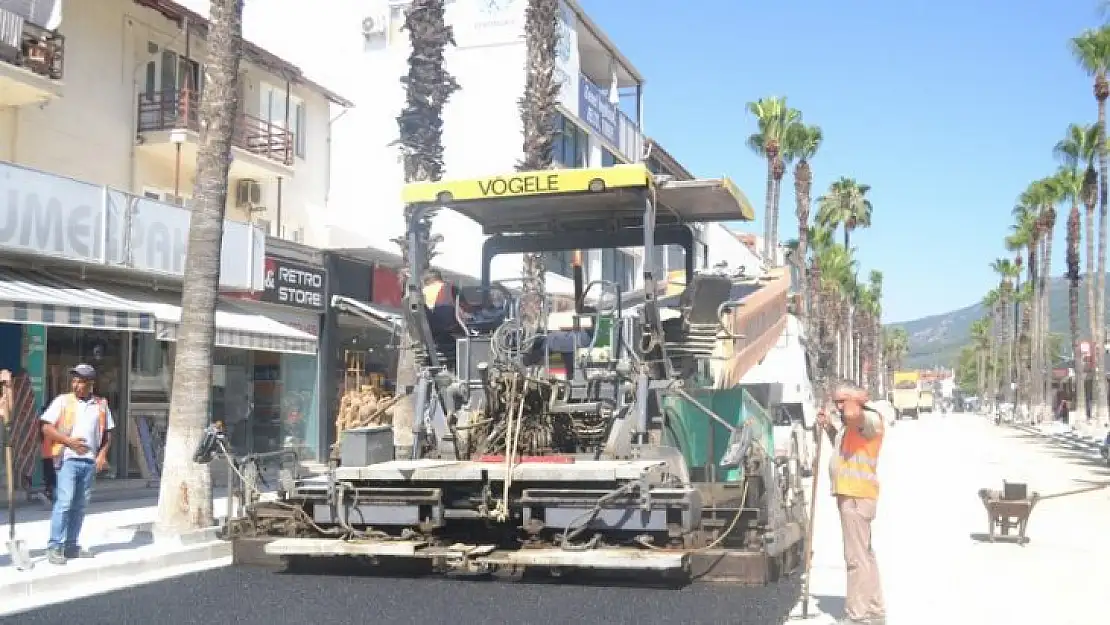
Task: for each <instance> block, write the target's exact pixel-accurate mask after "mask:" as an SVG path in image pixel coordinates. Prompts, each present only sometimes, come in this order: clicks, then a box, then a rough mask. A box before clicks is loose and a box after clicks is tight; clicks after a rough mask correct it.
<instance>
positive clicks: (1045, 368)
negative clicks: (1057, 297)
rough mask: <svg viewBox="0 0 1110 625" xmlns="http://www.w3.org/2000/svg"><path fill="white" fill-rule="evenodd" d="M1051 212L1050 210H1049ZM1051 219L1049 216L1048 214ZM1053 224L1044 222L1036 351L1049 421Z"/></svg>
mask: <svg viewBox="0 0 1110 625" xmlns="http://www.w3.org/2000/svg"><path fill="white" fill-rule="evenodd" d="M1050 210H1051V209H1050ZM1050 217H1051V214H1050ZM1053 234H1054V233H1053V223H1052V222H1051V220H1049V221H1047V222H1046V231H1045V235H1044V259H1043V260H1042V264H1041V325H1040V332H1041V336H1040V339H1041V340H1040V342H1039V343H1038V344H1037V349H1038V352H1039V355H1040V359H1041V386H1040V389H1041V410H1042V411H1045V414H1044V415H1043V417H1044V418H1045V419H1048V420H1051V418H1052V410H1053V408H1054V406H1053V405H1052V399H1051V397H1050V393H1049V392H1048V388H1047V387H1048V386H1049V381H1050V380H1051V379H1052V376H1051V373H1052V362H1051V361H1050V359H1049V353H1048V337H1049V334H1050V333H1051V331H1052V326H1051V319H1050V318H1049V307H1050V305H1051V302H1050V301H1049V293H1048V276H1049V274H1050V273H1051V271H1052V236H1053Z"/></svg>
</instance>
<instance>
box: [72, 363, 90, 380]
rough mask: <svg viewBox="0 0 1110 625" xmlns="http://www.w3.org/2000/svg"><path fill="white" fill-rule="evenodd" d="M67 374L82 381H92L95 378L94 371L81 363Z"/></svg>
mask: <svg viewBox="0 0 1110 625" xmlns="http://www.w3.org/2000/svg"><path fill="white" fill-rule="evenodd" d="M69 374H70V375H72V376H73V377H76V378H81V379H83V380H92V379H95V378H96V369H93V367H92V365H88V364H85V363H81V364H79V365H77V366H76V367H73V368H72V369H70V370H69Z"/></svg>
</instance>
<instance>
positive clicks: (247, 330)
mask: <svg viewBox="0 0 1110 625" xmlns="http://www.w3.org/2000/svg"><path fill="white" fill-rule="evenodd" d="M176 300H177V301H180V298H176ZM143 305H144V306H145V307H146V308H147V309H149V310H151V311H152V312H153V313H154V315H155V317H156V320H157V324H156V329H155V336H156V337H157V338H158V340H160V341H176V340H177V333H178V329H179V327H180V323H181V306H180V305H178V304H177V303H174V301H173V300H170V301H165V300H163V301H153V298H152V300H151V301H147V302H144V303H143ZM216 345H218V346H220V347H232V348H239V349H251V350H259V351H267V352H281V353H286V354H312V355H315V354H316V350H317V339H316V337H315V336H312V335H311V334H309V333H307V332H304V331H302V330H298V329H297V328H294V327H291V326H288V325H286V324H284V323H281V322H280V321H277V320H275V319H271V318H270V317H267V316H265V315H263V314H259V313H256V312H254V311H249V310H246V309H244V308H241V307H238V306H236V305H234V304H231V303H229V302H225V301H218V302H216Z"/></svg>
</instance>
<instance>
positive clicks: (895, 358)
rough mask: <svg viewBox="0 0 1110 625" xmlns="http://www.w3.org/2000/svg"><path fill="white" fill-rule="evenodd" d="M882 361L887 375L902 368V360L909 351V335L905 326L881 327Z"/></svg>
mask: <svg viewBox="0 0 1110 625" xmlns="http://www.w3.org/2000/svg"><path fill="white" fill-rule="evenodd" d="M882 341H883V362H884V364H886V372H887V375H888V376H889V375H891V374H892V373H894V372H895V371H898V370H899V369H901V368H902V360H903V359H904V358H905V357H906V355H907V354H909V353H910V336H909V334H907V333H906V329H905V328H901V327H896V328H890V329H886V328H884V329H883V338H882Z"/></svg>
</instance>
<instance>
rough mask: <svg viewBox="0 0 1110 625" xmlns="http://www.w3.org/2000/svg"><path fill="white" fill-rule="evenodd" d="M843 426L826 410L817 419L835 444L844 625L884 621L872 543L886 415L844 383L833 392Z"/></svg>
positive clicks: (833, 478)
mask: <svg viewBox="0 0 1110 625" xmlns="http://www.w3.org/2000/svg"><path fill="white" fill-rule="evenodd" d="M833 401H834V402H835V404H836V409H837V411H838V412H839V413H840V416H841V420H842V421H843V426H842V427H840V428H837V427H836V426H835V425H833V424H832V423H830V421H829V417H828V415H827V414H826V412H825V411H824V410H821V411H820V412H818V414H817V423H818V424H819V425H820V426H821V428H822V429H823V430H824V431H825V432H826V433H827V434H828V436H829V439H830V440H831V441H832V442H833V445H834V446H835V449H836V451H835V453H834V454H833V456H832V458H831V459H830V461H829V476H830V479H831V482H832V494H833V495H834V496H835V497H836V503H837V508H838V509H839V511H840V527H841V531H842V532H843V536H844V563H845V565H846V568H847V569H848V593H847V597H845V601H844V608H845V612H846V613H847V615H846V618H845V619H844V620H842V621H840V625H884V624H885V623H886V608H885V606H884V603H883V590H882V583H881V582H880V579H879V564H878V562H877V561H876V559H875V551H874V550H873V549H872V547H871V523H872V521H874V520H875V513H876V507H877V503H878V499H879V477H878V466H879V451H880V450H881V449H882V446H883V434H884V427H885V426H884V424H883V418H882V416H881V415H880V414H879V413H878V412H876V411H875V410H872V409H870V408H869V407H868V406H867V392H866V391H864V390H863V389H861V388H859V387H856V386H849V385H845V386H842V387H840V388H838V389H837V391H836V393H834V395H833Z"/></svg>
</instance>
